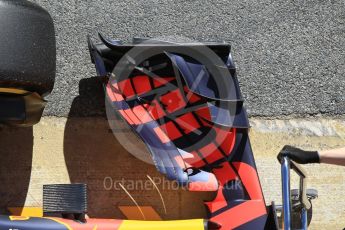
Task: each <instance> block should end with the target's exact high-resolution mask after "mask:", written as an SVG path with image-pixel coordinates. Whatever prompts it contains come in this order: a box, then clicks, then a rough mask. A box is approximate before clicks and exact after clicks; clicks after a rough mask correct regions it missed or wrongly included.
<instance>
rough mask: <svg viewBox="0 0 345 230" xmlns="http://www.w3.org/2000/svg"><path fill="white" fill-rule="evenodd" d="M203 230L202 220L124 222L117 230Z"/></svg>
mask: <svg viewBox="0 0 345 230" xmlns="http://www.w3.org/2000/svg"><path fill="white" fill-rule="evenodd" d="M138 229H140V230H176V229H178V230H205V225H204V220H202V219H196V220H176V221H133V220H124V221H123V222H122V224H121V226H120V228H119V230H138Z"/></svg>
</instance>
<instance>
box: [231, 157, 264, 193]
mask: <svg viewBox="0 0 345 230" xmlns="http://www.w3.org/2000/svg"><path fill="white" fill-rule="evenodd" d="M233 165H234V167H235V168H236V169H237V171H238V174H239V176H240V177H241V180H242V184H243V185H244V187H245V188H246V190H247V192H248V194H249V197H250V199H252V200H262V199H263V196H262V191H261V186H260V182H259V177H258V173H257V172H256V170H255V169H254V168H253V167H252V166H250V165H248V164H246V163H243V162H234V163H233Z"/></svg>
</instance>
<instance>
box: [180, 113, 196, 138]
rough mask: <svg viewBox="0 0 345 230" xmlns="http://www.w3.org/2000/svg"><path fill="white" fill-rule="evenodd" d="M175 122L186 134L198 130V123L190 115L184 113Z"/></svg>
mask: <svg viewBox="0 0 345 230" xmlns="http://www.w3.org/2000/svg"><path fill="white" fill-rule="evenodd" d="M176 122H177V123H178V124H179V125H180V127H181V128H182V129H183V130H184V132H185V133H186V134H188V133H191V132H193V131H195V130H196V129H198V128H200V125H199V123H198V121H197V120H196V119H195V118H194V116H193V114H192V113H186V114H184V115H183V116H181V117H179V118H177V119H176Z"/></svg>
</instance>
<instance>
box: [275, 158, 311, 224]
mask: <svg viewBox="0 0 345 230" xmlns="http://www.w3.org/2000/svg"><path fill="white" fill-rule="evenodd" d="M290 169H292V170H294V171H295V172H296V173H297V174H298V175H299V177H300V183H299V202H300V204H301V207H302V209H301V217H302V218H301V219H302V229H308V216H307V212H308V210H309V209H310V208H311V202H310V200H309V199H308V197H307V177H306V173H305V171H304V170H303V168H302V167H301V166H300V165H298V164H297V163H295V162H293V161H292V160H291V159H290V158H289V157H286V156H285V157H282V159H281V173H282V189H283V215H284V229H286V230H291V223H292V219H291V216H292V215H291V213H292V205H291V189H290Z"/></svg>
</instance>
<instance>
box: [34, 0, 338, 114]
mask: <svg viewBox="0 0 345 230" xmlns="http://www.w3.org/2000/svg"><path fill="white" fill-rule="evenodd" d="M35 2H37V3H39V4H41V5H42V6H43V7H45V8H46V9H48V11H49V12H50V13H51V14H52V16H53V18H54V21H55V24H56V33H57V41H58V74H57V79H56V87H55V90H54V92H53V94H52V96H51V97H50V104H49V106H48V109H47V110H46V114H47V115H54V116H66V115H67V114H68V113H69V109H70V106H71V104H72V101H73V99H74V98H75V97H76V96H77V95H78V90H79V87H78V85H79V81H80V80H81V79H84V78H89V77H91V76H94V75H95V71H94V68H93V66H92V65H91V64H90V58H89V54H88V51H87V44H86V36H87V35H88V34H90V35H96V33H97V32H98V31H101V32H103V33H104V34H105V35H107V36H109V37H112V38H116V39H123V40H130V39H131V38H132V37H133V36H144V37H161V36H183V37H188V38H191V39H195V40H199V41H205V40H225V41H227V42H229V43H230V44H232V46H233V56H234V59H235V61H236V63H237V67H238V70H239V80H240V82H241V86H242V90H243V95H244V97H245V98H246V101H247V105H248V106H247V107H248V110H249V112H250V114H251V115H253V116H281V115H297V116H305V115H306V114H308V115H316V114H327V115H339V114H343V113H344V112H345V102H344V101H345V96H344V95H343V93H341V92H344V87H345V80H344V79H345V76H344V71H345V52H344V47H345V36H344V32H345V25H344V20H345V2H344V1H342V0H325V1H320V0H311V1H305V0H278V1H271V0H260V1H257V0H244V1H240V0H235V1H227V0H216V1H206V0H188V1H187V0H175V1H172V0H163V1H160V0H135V1H134V0H116V1H114V0H83V1H79V0H63V1H56V0H35ZM88 90H89V91H90V95H91V93H92V94H93V95H94V94H97V93H98V94H99V93H100V92H99V91H97V89H95V88H94V87H92V85H90V86H89V87H88ZM90 100H91V101H92V100H93V99H92V98H90ZM100 113H102V109H100V108H95V107H90V106H88V103H87V102H86V103H85V104H81V105H80V106H79V107H78V115H83V116H88V115H97V114H100Z"/></svg>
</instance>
